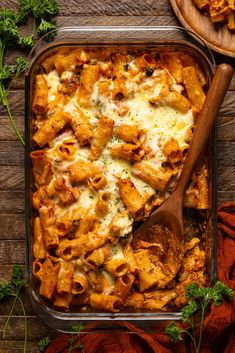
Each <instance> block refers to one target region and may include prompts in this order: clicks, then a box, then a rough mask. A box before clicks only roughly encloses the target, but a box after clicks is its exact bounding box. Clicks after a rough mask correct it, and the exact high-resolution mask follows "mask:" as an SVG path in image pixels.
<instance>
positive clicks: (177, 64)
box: [160, 52, 183, 83]
mask: <svg viewBox="0 0 235 353" xmlns="http://www.w3.org/2000/svg"><path fill="white" fill-rule="evenodd" d="M160 60H161V63H162V65H163V66H164V67H167V69H168V71H169V72H170V74H171V76H172V77H174V79H175V80H176V82H177V83H181V82H182V70H183V64H182V61H181V58H180V53H177V52H172V53H169V52H162V53H160Z"/></svg>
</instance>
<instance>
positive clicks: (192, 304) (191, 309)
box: [181, 300, 197, 322]
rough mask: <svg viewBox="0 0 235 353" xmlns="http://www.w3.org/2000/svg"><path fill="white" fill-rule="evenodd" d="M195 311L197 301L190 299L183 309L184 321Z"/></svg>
mask: <svg viewBox="0 0 235 353" xmlns="http://www.w3.org/2000/svg"><path fill="white" fill-rule="evenodd" d="M195 311H197V303H196V302H195V301H194V300H190V301H189V302H188V304H187V305H185V306H184V307H183V309H182V310H181V314H182V320H183V321H184V322H185V321H188V320H189V319H190V318H191V316H192V315H193V314H194V313H195Z"/></svg>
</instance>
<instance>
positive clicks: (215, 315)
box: [45, 202, 235, 353]
mask: <svg viewBox="0 0 235 353" xmlns="http://www.w3.org/2000/svg"><path fill="white" fill-rule="evenodd" d="M217 220H218V242H217V274H218V279H219V280H220V281H222V282H224V283H226V284H227V285H228V286H229V287H231V288H232V289H233V290H235V202H230V203H226V204H223V205H221V206H220V207H219V208H218V213H217ZM123 325H124V326H125V327H126V328H127V329H128V330H129V331H132V332H133V333H131V334H130V333H120V332H117V333H97V332H95V333H89V334H85V333H81V334H80V341H81V344H83V346H84V348H83V351H84V353H189V352H190V347H189V345H188V344H187V342H185V341H181V342H180V343H177V344H173V343H172V342H171V341H170V340H169V339H168V338H167V337H166V335H165V333H164V332H163V333H156V334H147V333H143V332H142V331H141V330H140V329H138V328H137V327H135V326H134V325H132V324H130V323H128V322H125V323H123ZM90 330H91V327H90V326H87V327H86V331H90ZM203 334H204V336H203V342H202V347H201V353H235V297H234V298H233V301H232V302H223V303H222V304H221V305H219V306H218V307H215V306H213V305H212V307H211V310H210V313H209V314H208V315H207V317H206V319H205V321H204V330H203ZM70 337H71V336H70V335H67V334H61V335H59V336H57V337H56V338H55V339H54V340H53V342H52V343H51V344H50V345H49V347H48V348H47V349H46V351H45V352H46V353H67V352H68V350H69V346H70V344H69V342H68V339H69V338H70ZM74 339H75V342H74V345H75V344H76V343H78V338H77V335H75V336H74ZM77 352H81V350H77V349H74V350H73V353H77ZM191 352H193V350H191Z"/></svg>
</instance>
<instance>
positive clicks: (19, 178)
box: [0, 166, 24, 190]
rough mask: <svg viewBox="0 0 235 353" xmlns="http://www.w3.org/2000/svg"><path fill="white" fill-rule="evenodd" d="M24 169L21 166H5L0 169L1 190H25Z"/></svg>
mask: <svg viewBox="0 0 235 353" xmlns="http://www.w3.org/2000/svg"><path fill="white" fill-rule="evenodd" d="M23 188H24V168H23V167H19V166H3V167H2V168H0V190H15V189H17V190H19V189H20V190H23Z"/></svg>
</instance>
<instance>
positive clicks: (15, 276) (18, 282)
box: [11, 265, 25, 289]
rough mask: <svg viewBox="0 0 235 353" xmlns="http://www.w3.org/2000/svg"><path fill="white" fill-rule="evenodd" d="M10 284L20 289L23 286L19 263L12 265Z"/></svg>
mask: <svg viewBox="0 0 235 353" xmlns="http://www.w3.org/2000/svg"><path fill="white" fill-rule="evenodd" d="M11 284H12V286H13V287H15V289H21V288H23V287H24V286H25V281H24V280H23V274H22V270H21V267H20V265H14V267H13V269H12V274H11Z"/></svg>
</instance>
